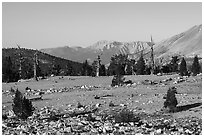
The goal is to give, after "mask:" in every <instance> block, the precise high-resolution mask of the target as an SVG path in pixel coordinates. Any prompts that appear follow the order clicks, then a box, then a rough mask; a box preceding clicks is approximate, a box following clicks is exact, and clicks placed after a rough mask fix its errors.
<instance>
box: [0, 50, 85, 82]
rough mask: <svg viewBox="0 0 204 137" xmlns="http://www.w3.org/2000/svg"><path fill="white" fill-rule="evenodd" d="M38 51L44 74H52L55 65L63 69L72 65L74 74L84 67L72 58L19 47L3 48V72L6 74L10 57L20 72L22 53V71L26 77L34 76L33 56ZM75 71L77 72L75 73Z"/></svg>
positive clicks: (15, 69)
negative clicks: (67, 58)
mask: <svg viewBox="0 0 204 137" xmlns="http://www.w3.org/2000/svg"><path fill="white" fill-rule="evenodd" d="M36 52H37V55H38V61H39V62H38V63H39V66H40V69H41V73H42V74H43V75H51V74H52V71H53V66H59V67H60V68H61V70H63V71H66V70H67V67H71V68H72V70H73V72H72V74H73V75H76V74H77V73H78V72H79V71H81V70H80V69H81V68H82V64H81V63H78V62H73V61H70V60H66V59H62V58H59V57H55V56H52V55H49V54H46V53H43V52H40V51H37V50H32V49H25V48H21V49H17V48H3V49H2V74H3V75H4V74H6V69H7V68H6V66H7V65H6V64H7V61H8V58H9V57H10V60H11V62H12V65H13V66H12V69H13V70H14V71H16V72H18V69H19V66H20V56H19V53H21V54H22V58H23V59H22V72H23V73H24V76H25V77H24V78H31V77H33V64H34V61H33V57H34V54H35V53H36ZM74 73H75V74H74Z"/></svg>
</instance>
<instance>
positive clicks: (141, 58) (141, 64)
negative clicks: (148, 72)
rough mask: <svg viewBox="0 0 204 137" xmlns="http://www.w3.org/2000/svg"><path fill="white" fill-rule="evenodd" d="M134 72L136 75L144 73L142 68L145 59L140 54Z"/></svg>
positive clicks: (143, 67)
mask: <svg viewBox="0 0 204 137" xmlns="http://www.w3.org/2000/svg"><path fill="white" fill-rule="evenodd" d="M136 68H137V69H136V74H137V75H144V70H145V61H144V58H143V55H142V54H141V57H140V58H139V60H138V61H137V65H136Z"/></svg>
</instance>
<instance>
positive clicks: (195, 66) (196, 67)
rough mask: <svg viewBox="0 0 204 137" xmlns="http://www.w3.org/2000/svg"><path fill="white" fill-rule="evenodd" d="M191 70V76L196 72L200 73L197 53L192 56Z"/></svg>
mask: <svg viewBox="0 0 204 137" xmlns="http://www.w3.org/2000/svg"><path fill="white" fill-rule="evenodd" d="M191 71H192V73H193V76H196V75H197V74H198V73H200V65H199V62H198V56H197V55H196V56H195V57H194V60H193V64H192V68H191Z"/></svg>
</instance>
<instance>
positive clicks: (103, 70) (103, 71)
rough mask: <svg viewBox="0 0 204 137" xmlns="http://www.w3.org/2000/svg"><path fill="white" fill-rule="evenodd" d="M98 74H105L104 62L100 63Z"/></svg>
mask: <svg viewBox="0 0 204 137" xmlns="http://www.w3.org/2000/svg"><path fill="white" fill-rule="evenodd" d="M99 72H100V73H99V74H100V76H106V67H105V65H104V64H102V65H101V67H100V69H99Z"/></svg>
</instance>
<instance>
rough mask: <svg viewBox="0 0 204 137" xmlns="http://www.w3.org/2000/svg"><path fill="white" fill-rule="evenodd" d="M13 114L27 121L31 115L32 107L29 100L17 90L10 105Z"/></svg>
mask: <svg viewBox="0 0 204 137" xmlns="http://www.w3.org/2000/svg"><path fill="white" fill-rule="evenodd" d="M12 108H13V112H14V113H15V115H16V116H17V117H18V118H21V119H27V118H28V117H29V116H31V115H32V114H33V111H34V109H35V108H34V107H33V105H32V102H31V101H30V100H29V99H26V98H25V97H24V96H23V95H22V93H21V92H20V91H19V90H18V89H17V90H16V93H15V97H14V99H13V104H12Z"/></svg>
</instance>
